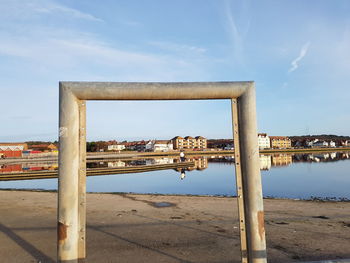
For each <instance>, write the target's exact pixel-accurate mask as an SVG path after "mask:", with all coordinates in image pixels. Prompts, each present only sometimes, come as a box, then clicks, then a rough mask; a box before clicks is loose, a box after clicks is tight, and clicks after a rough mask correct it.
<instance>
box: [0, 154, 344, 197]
mask: <svg viewBox="0 0 350 263" xmlns="http://www.w3.org/2000/svg"><path fill="white" fill-rule="evenodd" d="M349 171H350V160H349V159H348V160H341V161H335V162H324V163H322V162H320V163H315V162H314V163H301V162H300V163H293V164H291V165H289V166H281V167H272V168H271V169H270V170H268V171H261V174H262V179H263V192H264V196H274V197H286V198H309V197H311V196H316V197H346V198H350V191H349V186H350V172H349ZM0 188H18V189H22V188H25V189H29V188H31V189H57V179H45V180H28V181H13V182H0ZM87 191H89V192H135V193H160V194H193V195H208V194H209V195H234V194H235V177H234V166H233V165H230V164H227V163H225V164H224V163H212V162H210V163H209V167H208V168H207V169H205V170H203V171H197V170H194V171H192V172H186V177H185V178H184V180H180V173H179V172H176V171H174V170H162V171H154V172H147V173H139V174H120V175H106V176H92V177H88V178H87Z"/></svg>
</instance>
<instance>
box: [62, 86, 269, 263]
mask: <svg viewBox="0 0 350 263" xmlns="http://www.w3.org/2000/svg"><path fill="white" fill-rule="evenodd" d="M59 86H60V97H59V100H60V101H59V142H60V153H59V183H58V225H57V259H58V262H78V260H79V259H84V258H85V257H86V249H85V243H86V238H85V229H86V219H85V217H86V100H208V99H229V100H231V104H232V128H233V137H234V144H235V167H236V182H237V183H236V185H237V200H238V208H239V209H238V210H239V222H240V237H241V252H242V262H243V263H263V262H265V263H266V258H267V256H266V241H265V228H264V211H263V198H262V186H261V176H260V168H259V150H258V138H257V125H256V104H255V87H254V82H251V81H247V82H187V83H185V82H175V83H159V82H156V83H154V82H153V83H151V82H146V83H140V82H137V83H132V82H60V84H59Z"/></svg>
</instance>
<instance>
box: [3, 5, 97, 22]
mask: <svg viewBox="0 0 350 263" xmlns="http://www.w3.org/2000/svg"><path fill="white" fill-rule="evenodd" d="M3 2H5V3H3ZM0 11H1V13H2V14H3V18H12V19H15V21H18V20H26V19H31V18H34V17H38V16H40V15H43V14H46V15H50V16H64V17H66V18H67V17H69V18H74V19H83V20H89V21H94V22H102V21H103V20H102V19H100V18H98V17H96V16H94V15H92V14H89V13H87V12H83V11H80V10H77V9H75V8H71V7H68V6H64V5H62V4H60V3H57V2H55V1H52V0H28V1H19V0H10V1H9V0H4V1H2V3H1V5H0Z"/></svg>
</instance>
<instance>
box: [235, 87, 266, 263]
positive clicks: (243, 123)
mask: <svg viewBox="0 0 350 263" xmlns="http://www.w3.org/2000/svg"><path fill="white" fill-rule="evenodd" d="M237 102H238V122H239V143H240V147H239V148H240V154H241V169H242V176H243V192H244V206H245V219H246V227H247V229H246V230H247V239H248V242H247V245H248V262H249V263H266V262H267V254H266V240H265V226H264V208H263V196H262V184H261V175H260V166H259V148H258V134H257V123H256V103H255V88H254V85H252V86H251V87H249V88H248V89H247V90H246V91H245V92H244V94H242V96H240V97H238V99H237Z"/></svg>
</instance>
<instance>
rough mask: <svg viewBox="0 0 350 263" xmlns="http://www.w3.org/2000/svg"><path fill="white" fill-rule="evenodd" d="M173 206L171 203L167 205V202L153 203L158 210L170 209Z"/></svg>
mask: <svg viewBox="0 0 350 263" xmlns="http://www.w3.org/2000/svg"><path fill="white" fill-rule="evenodd" d="M174 205H175V204H173V203H168V202H155V203H153V206H154V207H158V208H163V207H170V206H174Z"/></svg>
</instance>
